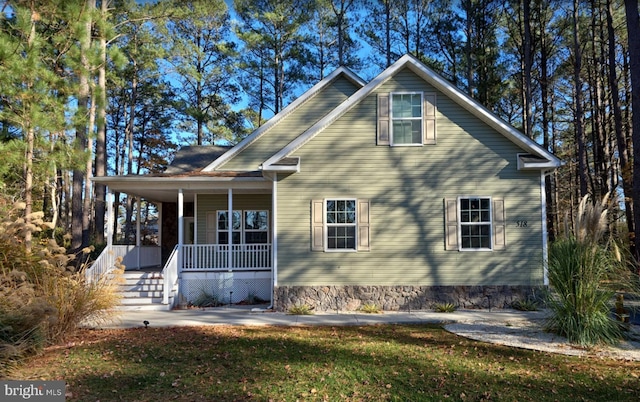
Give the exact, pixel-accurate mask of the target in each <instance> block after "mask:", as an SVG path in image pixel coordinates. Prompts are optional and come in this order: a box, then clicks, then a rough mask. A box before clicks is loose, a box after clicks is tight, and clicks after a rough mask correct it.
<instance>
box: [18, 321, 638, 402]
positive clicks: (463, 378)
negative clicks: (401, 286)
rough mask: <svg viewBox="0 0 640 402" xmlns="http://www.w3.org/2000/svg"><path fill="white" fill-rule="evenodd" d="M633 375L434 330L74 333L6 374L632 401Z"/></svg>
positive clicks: (91, 391) (264, 389) (223, 389)
mask: <svg viewBox="0 0 640 402" xmlns="http://www.w3.org/2000/svg"><path fill="white" fill-rule="evenodd" d="M639 377H640V363H639V362H622V361H616V360H608V359H596V358H577V357H569V356H562V355H554V354H549V353H541V352H534V351H527V350H520V349H512V348H507V347H503V346H496V345H490V344H485V343H480V342H475V341H469V340H466V339H464V338H460V337H457V336H455V335H453V334H450V333H448V332H446V331H444V330H443V329H442V328H441V327H439V326H434V325H383V326H362V327H228V326H209V327H178V328H151V327H149V328H146V329H145V328H139V329H129V330H125V329H123V330H82V331H81V332H79V333H78V335H77V336H76V337H75V338H74V339H72V340H71V341H70V342H69V343H68V344H66V345H62V346H58V347H53V348H50V349H48V350H47V351H46V352H45V353H44V355H42V356H39V357H37V358H34V359H32V360H31V361H29V362H27V363H26V364H24V365H23V367H22V368H20V369H18V370H17V371H15V372H14V374H13V375H12V378H14V379H36V378H38V379H46V380H64V381H66V383H67V387H68V396H67V400H68V401H76V400H83V401H84V400H86V401H96V400H100V401H110V400H123V401H156V400H162V401H164V400H177V401H198V400H202V401H296V400H300V401H324V400H327V401H431V400H436V401H439V400H445V399H449V400H456V401H458V400H462V401H479V400H492V401H493V400H502V401H556V400H559V401H565V400H571V401H583V400H585V401H587V400H588V401H637V400H638V396H639V395H640V379H639Z"/></svg>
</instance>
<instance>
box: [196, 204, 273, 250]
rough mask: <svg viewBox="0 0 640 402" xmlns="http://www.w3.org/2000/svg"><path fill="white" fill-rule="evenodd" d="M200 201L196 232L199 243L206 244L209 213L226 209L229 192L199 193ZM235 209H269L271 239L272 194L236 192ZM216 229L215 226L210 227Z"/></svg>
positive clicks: (197, 209)
mask: <svg viewBox="0 0 640 402" xmlns="http://www.w3.org/2000/svg"><path fill="white" fill-rule="evenodd" d="M197 198H198V202H197V206H196V211H197V212H196V216H197V221H196V226H197V228H196V232H197V238H196V243H197V244H206V243H207V241H206V239H207V229H209V228H207V221H206V219H207V213H216V211H220V210H226V209H227V208H228V207H227V199H228V197H227V194H198V197H197ZM233 210H234V211H240V210H254V211H255V210H261V211H264V210H266V211H269V232H270V234H269V239H271V233H272V227H273V223H272V222H273V221H272V219H273V218H272V214H271V194H234V195H233ZM210 230H213V231H215V227H214V228H212V229H210Z"/></svg>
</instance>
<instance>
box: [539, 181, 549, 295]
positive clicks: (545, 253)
mask: <svg viewBox="0 0 640 402" xmlns="http://www.w3.org/2000/svg"><path fill="white" fill-rule="evenodd" d="M545 177H546V174H545V172H544V171H541V172H540V204H541V207H542V211H541V214H542V270H543V271H542V272H543V273H542V277H543V283H544V285H545V286H549V236H548V233H547V192H546V188H547V186H546V183H545Z"/></svg>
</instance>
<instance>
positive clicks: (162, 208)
mask: <svg viewBox="0 0 640 402" xmlns="http://www.w3.org/2000/svg"><path fill="white" fill-rule="evenodd" d="M96 181H97V182H100V183H102V184H105V185H107V186H108V192H107V219H106V220H107V236H106V238H107V245H106V247H105V249H104V251H103V252H102V253H101V255H100V256H99V258H98V259H97V260H96V261H95V262H94V263H93V265H92V266H91V268H90V269H88V270H87V279H88V280H96V279H97V278H100V277H101V276H103V275H105V274H108V273H109V272H111V271H112V270H113V269H115V267H116V261H117V259H118V258H121V261H122V264H123V265H124V266H125V269H126V273H130V272H136V271H140V272H142V271H149V270H155V271H159V272H160V274H159V275H158V277H159V278H161V280H162V304H164V305H166V306H167V307H168V308H171V307H175V306H177V305H181V304H194V303H195V301H196V299H198V298H200V297H202V296H203V295H206V296H210V297H215V298H218V299H220V300H224V301H226V302H229V303H239V302H242V301H243V300H246V299H259V300H263V301H267V302H269V301H271V299H272V295H273V271H274V268H275V257H276V249H275V247H274V240H275V239H274V237H275V235H274V234H275V233H276V231H275V227H274V226H275V222H276V220H275V216H274V215H275V209H274V208H273V207H272V206H273V205H275V203H274V202H273V194H274V191H273V188H274V187H275V185H274V182H273V181H271V180H269V179H267V178H265V177H264V176H263V175H262V173H260V172H249V173H241V174H233V173H226V174H224V175H221V174H215V173H209V174H200V175H197V176H196V175H182V176H175V175H171V176H170V175H156V176H119V177H100V178H96ZM115 192H118V193H126V194H129V195H131V196H133V197H134V198H135V199H136V205H137V211H140V208H141V200H142V199H144V200H146V201H149V202H152V203H154V204H155V205H156V206H157V209H158V233H157V239H156V244H153V245H148V244H143V242H142V236H141V222H140V219H135V225H136V230H135V244H130V245H121V244H114V241H113V238H114V227H115V225H114V219H116V214H115V213H114V193H115ZM229 217H231V219H229ZM139 287H143V286H139Z"/></svg>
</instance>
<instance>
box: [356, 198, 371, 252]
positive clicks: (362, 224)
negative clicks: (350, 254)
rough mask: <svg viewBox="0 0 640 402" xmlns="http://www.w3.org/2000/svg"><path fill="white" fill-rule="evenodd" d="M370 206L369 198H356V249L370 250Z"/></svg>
mask: <svg viewBox="0 0 640 402" xmlns="http://www.w3.org/2000/svg"><path fill="white" fill-rule="evenodd" d="M370 206H371V205H370V203H369V200H358V217H357V221H358V251H369V250H371V230H370V225H369V207H370Z"/></svg>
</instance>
